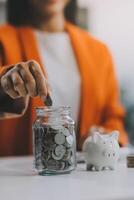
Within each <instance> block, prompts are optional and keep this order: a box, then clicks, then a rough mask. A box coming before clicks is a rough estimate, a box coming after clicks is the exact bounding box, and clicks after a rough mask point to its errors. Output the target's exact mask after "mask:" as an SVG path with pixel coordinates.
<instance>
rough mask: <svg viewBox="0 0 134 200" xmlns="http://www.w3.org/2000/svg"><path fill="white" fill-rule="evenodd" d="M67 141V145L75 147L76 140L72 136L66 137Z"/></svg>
mask: <svg viewBox="0 0 134 200" xmlns="http://www.w3.org/2000/svg"><path fill="white" fill-rule="evenodd" d="M66 141H67V143H68V144H69V145H70V146H72V145H73V142H74V138H73V136H72V135H69V136H68V137H66Z"/></svg>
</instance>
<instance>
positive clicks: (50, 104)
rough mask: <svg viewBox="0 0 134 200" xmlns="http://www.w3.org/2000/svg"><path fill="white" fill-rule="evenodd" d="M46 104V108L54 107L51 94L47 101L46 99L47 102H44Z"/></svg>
mask: <svg viewBox="0 0 134 200" xmlns="http://www.w3.org/2000/svg"><path fill="white" fill-rule="evenodd" d="M44 104H45V105H46V106H52V105H53V102H52V99H51V97H50V95H49V94H47V96H46V99H45V101H44Z"/></svg>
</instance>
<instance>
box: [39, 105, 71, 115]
mask: <svg viewBox="0 0 134 200" xmlns="http://www.w3.org/2000/svg"><path fill="white" fill-rule="evenodd" d="M70 112H71V108H70V107H69V106H47V107H46V106H41V107H36V114H37V115H38V116H44V115H45V114H53V113H57V114H69V113H70Z"/></svg>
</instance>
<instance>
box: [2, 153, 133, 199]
mask: <svg viewBox="0 0 134 200" xmlns="http://www.w3.org/2000/svg"><path fill="white" fill-rule="evenodd" d="M85 169H86V166H85V164H79V165H78V166H77V170H76V171H75V172H72V173H71V174H69V175H58V176H39V175H37V174H36V173H35V172H34V171H33V169H32V157H18V158H16V157H14V158H3V159H0V200H35V199H36V200H37V199H38V200H39V199H43V200H134V169H128V168H127V167H126V163H125V162H124V161H122V162H120V163H119V164H118V166H117V168H116V170H115V171H102V172H87V171H86V170H85Z"/></svg>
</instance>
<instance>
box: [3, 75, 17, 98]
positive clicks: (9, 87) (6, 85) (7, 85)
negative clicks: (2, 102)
mask: <svg viewBox="0 0 134 200" xmlns="http://www.w3.org/2000/svg"><path fill="white" fill-rule="evenodd" d="M1 86H2V88H3V90H4V92H5V93H6V94H8V95H9V96H10V97H11V98H13V99H16V98H19V94H18V93H17V92H16V91H15V90H14V88H13V84H12V81H11V79H10V78H9V77H6V76H3V77H2V78H1Z"/></svg>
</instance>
